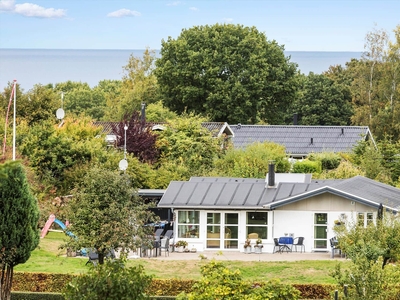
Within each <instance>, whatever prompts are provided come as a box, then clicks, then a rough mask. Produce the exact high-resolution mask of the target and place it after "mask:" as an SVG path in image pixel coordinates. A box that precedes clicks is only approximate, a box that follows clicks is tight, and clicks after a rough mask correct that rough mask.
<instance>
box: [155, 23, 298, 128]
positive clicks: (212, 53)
mask: <svg viewBox="0 0 400 300" xmlns="http://www.w3.org/2000/svg"><path fill="white" fill-rule="evenodd" d="M283 51H284V48H283V46H280V45H278V44H277V43H276V42H275V41H268V40H267V38H266V36H265V34H264V33H261V32H259V31H258V30H257V29H256V28H255V27H244V26H241V25H232V24H216V25H212V26H208V25H206V26H195V27H192V28H190V29H184V30H182V32H181V34H180V36H179V37H178V38H177V39H173V38H171V37H169V38H168V40H167V41H165V40H163V41H162V47H161V58H160V59H158V60H157V61H156V66H157V69H156V70H155V74H156V76H157V79H158V83H159V85H160V89H161V94H162V97H163V102H164V104H165V106H167V107H168V108H169V109H171V110H172V111H175V112H177V113H182V112H184V111H187V112H189V113H190V112H193V113H195V114H201V115H203V116H207V117H208V118H209V119H210V120H212V121H226V122H228V123H238V122H240V123H257V122H259V121H260V120H261V121H264V122H269V123H271V124H278V123H280V122H281V121H282V119H283V113H284V111H285V108H286V106H287V105H288V103H289V102H290V101H291V100H292V98H293V95H294V93H295V91H296V81H295V73H296V67H297V66H296V64H294V63H291V62H290V59H289V58H287V57H285V55H284V52H283Z"/></svg>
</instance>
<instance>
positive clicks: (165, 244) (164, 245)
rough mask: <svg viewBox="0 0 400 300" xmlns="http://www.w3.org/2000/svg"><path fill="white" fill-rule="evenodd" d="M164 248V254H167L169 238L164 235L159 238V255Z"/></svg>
mask: <svg viewBox="0 0 400 300" xmlns="http://www.w3.org/2000/svg"><path fill="white" fill-rule="evenodd" d="M163 250H164V255H165V256H167V253H168V256H169V238H167V237H164V238H162V239H161V246H160V256H161V254H162V251H163Z"/></svg>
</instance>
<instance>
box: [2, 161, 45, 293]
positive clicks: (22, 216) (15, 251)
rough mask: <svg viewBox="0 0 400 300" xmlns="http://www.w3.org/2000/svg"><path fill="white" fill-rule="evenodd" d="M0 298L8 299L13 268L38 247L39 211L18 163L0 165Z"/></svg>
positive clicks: (24, 260)
mask: <svg viewBox="0 0 400 300" xmlns="http://www.w3.org/2000/svg"><path fill="white" fill-rule="evenodd" d="M0 174H2V176H1V181H0V208H1V209H0V232H1V234H0V268H1V275H0V276H1V277H0V299H1V300H8V299H10V297H11V285H12V278H13V270H14V267H15V266H16V265H18V264H21V263H25V262H26V261H27V260H28V259H29V257H30V256H31V252H32V251H33V250H34V249H35V248H36V246H37V245H38V244H39V231H38V228H37V225H38V220H39V209H38V205H37V201H36V199H35V197H34V196H33V194H32V193H31V191H30V187H29V184H28V181H27V177H26V174H25V171H24V168H23V166H22V165H21V163H20V162H6V163H4V164H0Z"/></svg>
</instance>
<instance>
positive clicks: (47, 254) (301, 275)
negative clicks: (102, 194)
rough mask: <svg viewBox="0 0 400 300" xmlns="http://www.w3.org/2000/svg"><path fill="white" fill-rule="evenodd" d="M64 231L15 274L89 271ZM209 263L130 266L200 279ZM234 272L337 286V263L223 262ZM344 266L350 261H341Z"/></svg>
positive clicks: (251, 277)
mask: <svg viewBox="0 0 400 300" xmlns="http://www.w3.org/2000/svg"><path fill="white" fill-rule="evenodd" d="M64 239H65V235H64V233H62V232H49V233H48V234H47V236H46V237H45V238H43V239H41V240H40V244H39V247H38V248H37V249H35V250H34V251H33V252H32V255H31V257H30V259H29V260H28V261H27V262H26V263H25V264H21V265H18V266H16V267H15V270H16V271H25V272H46V273H67V274H80V273H84V272H86V271H87V270H88V269H89V267H88V266H85V264H86V262H87V260H88V259H87V258H86V257H66V255H65V253H66V251H65V250H60V249H59V246H60V245H61V244H62V243H63V242H64ZM209 261H210V259H208V260H182V261H180V260H174V261H172V260H160V259H135V260H129V262H128V266H135V265H139V264H141V265H143V266H144V269H145V271H146V273H147V274H151V275H154V277H156V278H163V279H172V278H178V279H196V280H197V279H200V277H201V275H200V267H201V266H202V265H204V264H207V263H208V262H209ZM223 262H224V263H225V264H226V265H227V266H228V267H229V268H231V269H232V270H235V269H239V270H240V272H241V274H242V276H243V278H244V279H248V280H251V281H266V280H270V279H273V278H279V279H280V280H281V281H282V282H284V283H315V284H317V283H335V282H334V280H333V278H332V277H331V276H330V275H329V272H330V271H332V270H334V268H335V266H336V264H337V261H334V260H324V261H318V260H315V261H314V260H312V261H291V262H267V261H265V262H257V261H223ZM342 264H343V266H344V267H345V266H346V264H348V262H342Z"/></svg>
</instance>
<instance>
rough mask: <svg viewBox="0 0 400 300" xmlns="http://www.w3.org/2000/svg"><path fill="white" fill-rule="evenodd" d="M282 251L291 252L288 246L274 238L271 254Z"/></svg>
mask: <svg viewBox="0 0 400 300" xmlns="http://www.w3.org/2000/svg"><path fill="white" fill-rule="evenodd" d="M283 251H286V252H289V251H291V250H290V248H289V247H288V245H286V244H282V243H280V241H279V239H278V238H274V250H273V251H272V253H275V252H279V253H281V254H282V253H283Z"/></svg>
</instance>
